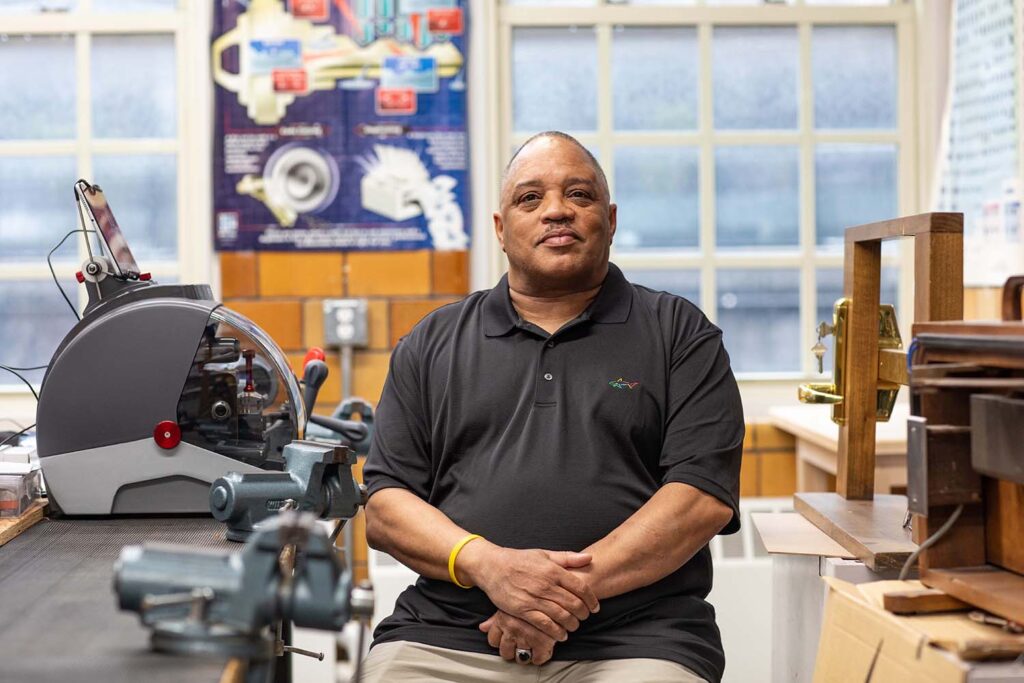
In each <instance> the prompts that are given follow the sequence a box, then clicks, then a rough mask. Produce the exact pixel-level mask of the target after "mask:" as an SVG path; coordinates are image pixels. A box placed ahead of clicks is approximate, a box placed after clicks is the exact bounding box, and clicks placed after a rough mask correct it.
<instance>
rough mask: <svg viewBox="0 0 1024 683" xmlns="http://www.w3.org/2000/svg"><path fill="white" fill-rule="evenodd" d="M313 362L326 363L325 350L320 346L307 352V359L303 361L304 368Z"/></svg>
mask: <svg viewBox="0 0 1024 683" xmlns="http://www.w3.org/2000/svg"><path fill="white" fill-rule="evenodd" d="M311 360H322V361H326V360H327V355H326V354H325V353H324V350H323V349H321V348H320V347H319V346H314V347H313V348H311V349H310V350H309V351H307V352H306V357H305V358H303V359H302V367H306V363H308V362H309V361H311Z"/></svg>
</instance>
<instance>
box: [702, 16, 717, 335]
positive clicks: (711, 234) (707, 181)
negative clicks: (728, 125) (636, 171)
mask: <svg viewBox="0 0 1024 683" xmlns="http://www.w3.org/2000/svg"><path fill="white" fill-rule="evenodd" d="M711 35H712V26H711V23H710V22H704V23H701V24H700V25H699V26H698V27H697V54H698V61H699V64H698V68H699V70H700V71H699V73H700V77H699V83H700V100H699V102H698V107H699V111H700V115H699V116H698V121H699V124H698V125H699V128H698V130H699V135H700V166H699V169H698V178H699V181H698V182H699V183H700V193H699V196H700V252H701V255H702V256H703V257H704V259H703V261H704V265H703V266H702V267H701V269H700V307H701V308H702V309H703V310H704V314H705V315H707V316H708V318H710V319H711V320H713V321H714V320H717V318H718V306H717V305H716V298H715V289H716V285H715V281H716V277H715V268H716V266H717V263H716V259H715V149H714V144H713V143H714V133H713V131H714V125H715V122H714V113H715V110H714V102H713V100H712V97H713V89H712V82H711V78H712V68H711Z"/></svg>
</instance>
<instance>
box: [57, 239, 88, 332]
mask: <svg viewBox="0 0 1024 683" xmlns="http://www.w3.org/2000/svg"><path fill="white" fill-rule="evenodd" d="M76 232H81V233H95V232H96V231H95V230H86V229H85V228H76V229H75V230H72V231H71V232H69V233H68V234H66V235H64V237H63V238H61V241H60V242H57V246H55V247H54V248H53V249H51V250H50V253H49V254H47V255H46V265H48V266H49V267H50V275H52V276H53V283H54V284H55V285H57V289H59V290H60V295H61V296H62V297H64V301H67V302H68V307H69V308H70V309H71V312H72V313H74V314H75V320H81V319H82V316H80V315H78V309H77V308H75V305H74V304H72V303H71V299H69V298H68V295H67V294H65V293H64V288H63V287H61V286H60V280H58V279H57V273H56V272H55V271H54V270H53V261H52V259H53V252H55V251H57V250H58V249H60V248H61V246H63V244H64V242H65V241H66V240H67V238H69V237H71V236H72V235H74V234H75V233H76ZM85 239H86V240H87V241H88V239H89V238H88V237H86V238H85Z"/></svg>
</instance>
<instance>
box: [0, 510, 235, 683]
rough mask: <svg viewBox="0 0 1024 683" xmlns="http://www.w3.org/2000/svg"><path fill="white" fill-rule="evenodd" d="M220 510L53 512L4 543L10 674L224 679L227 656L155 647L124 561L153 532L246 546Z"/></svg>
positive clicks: (1, 612)
mask: <svg viewBox="0 0 1024 683" xmlns="http://www.w3.org/2000/svg"><path fill="white" fill-rule="evenodd" d="M223 536H224V526H223V525H222V524H220V523H218V522H216V521H214V520H212V519H210V518H204V517H183V518H167V517H163V518H130V519H62V520H50V519H46V520H43V521H42V522H40V523H38V524H36V525H35V526H34V527H32V528H30V529H28V530H26V531H25V532H24V533H22V534H21V535H20V536H18V537H17V538H15V539H13V540H11V541H10V542H9V543H7V545H5V546H3V547H0V680H4V681H18V682H19V683H33V682H35V681H39V682H42V681H46V682H47V683H52V682H54V681H68V682H72V681H104V683H118V682H121V681H124V682H125V683H129V682H131V683H136V682H137V681H143V680H144V681H146V683H163V682H164V681H166V682H168V683H171V682H174V683H178V682H180V681H183V680H188V681H197V682H206V681H210V682H211V683H212V682H215V681H218V680H220V677H221V673H222V672H223V670H224V667H225V664H226V660H225V659H223V658H211V659H200V658H194V657H193V658H188V657H181V656H173V655H165V654H159V653H156V652H153V651H152V650H150V648H149V630H148V629H146V628H144V627H143V626H142V624H141V623H140V622H139V617H138V615H137V614H135V613H132V612H121V611H120V610H118V608H117V598H116V596H115V595H114V591H113V566H114V561H115V560H116V559H117V558H118V556H119V555H120V553H121V548H122V547H123V546H126V545H138V544H142V543H144V542H147V541H160V542H165V543H183V544H186V545H188V546H191V547H193V548H199V547H206V548H216V547H230V548H231V549H233V550H236V549H238V548H239V547H240V546H238V545H235V544H228V543H227V542H226V541H224V540H223Z"/></svg>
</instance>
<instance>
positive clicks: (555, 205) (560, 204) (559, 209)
mask: <svg viewBox="0 0 1024 683" xmlns="http://www.w3.org/2000/svg"><path fill="white" fill-rule="evenodd" d="M542 209H543V210H542V211H541V220H543V221H544V222H561V221H566V220H570V219H572V217H573V216H574V215H575V214H574V212H573V210H572V205H571V204H569V202H568V201H566V198H565V197H563V196H562V195H561V193H557V194H556V193H554V192H552V193H550V194H548V195H547V196H545V197H544V206H543V207H542Z"/></svg>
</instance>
